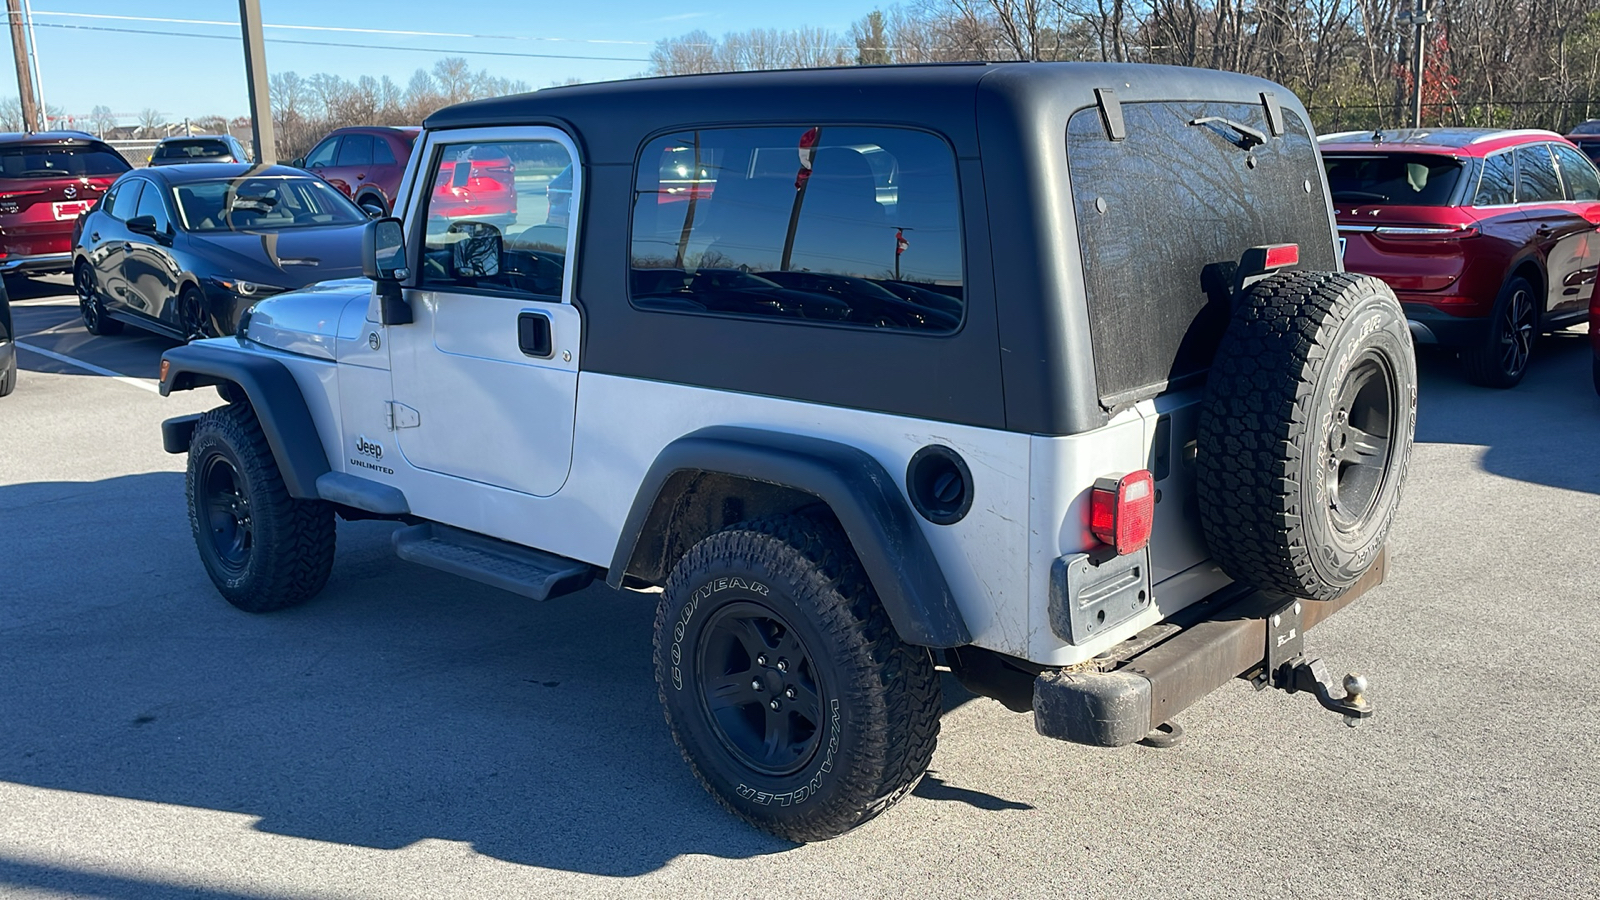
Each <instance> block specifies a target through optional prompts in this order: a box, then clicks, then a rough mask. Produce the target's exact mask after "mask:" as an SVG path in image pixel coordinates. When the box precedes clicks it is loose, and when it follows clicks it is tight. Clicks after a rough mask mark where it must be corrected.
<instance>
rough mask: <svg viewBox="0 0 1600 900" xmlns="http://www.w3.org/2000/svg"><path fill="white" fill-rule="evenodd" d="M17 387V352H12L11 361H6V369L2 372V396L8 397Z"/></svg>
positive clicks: (0, 377) (0, 387)
mask: <svg viewBox="0 0 1600 900" xmlns="http://www.w3.org/2000/svg"><path fill="white" fill-rule="evenodd" d="M16 389H17V354H16V352H15V351H13V352H12V354H11V360H10V362H8V363H6V370H5V372H4V373H0V397H6V396H9V395H10V394H11V392H12V391H14V390H16Z"/></svg>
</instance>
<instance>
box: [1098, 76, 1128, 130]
mask: <svg viewBox="0 0 1600 900" xmlns="http://www.w3.org/2000/svg"><path fill="white" fill-rule="evenodd" d="M1094 102H1095V103H1096V104H1097V105H1099V107H1100V121H1101V123H1102V124H1104V125H1105V127H1106V137H1108V138H1110V139H1111V140H1113V141H1125V140H1127V139H1128V129H1127V127H1126V126H1125V125H1123V124H1122V104H1121V103H1120V102H1118V101H1117V92H1116V91H1113V90H1112V89H1110V88H1095V89H1094Z"/></svg>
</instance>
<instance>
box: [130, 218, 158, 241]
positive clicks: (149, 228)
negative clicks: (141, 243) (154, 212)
mask: <svg viewBox="0 0 1600 900" xmlns="http://www.w3.org/2000/svg"><path fill="white" fill-rule="evenodd" d="M128 230H129V231H131V232H133V233H134V234H142V235H144V236H145V237H155V236H156V217H155V216H134V217H133V218H131V219H129V220H128Z"/></svg>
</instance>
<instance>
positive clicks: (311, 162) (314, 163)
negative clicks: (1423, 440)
mask: <svg viewBox="0 0 1600 900" xmlns="http://www.w3.org/2000/svg"><path fill="white" fill-rule="evenodd" d="M338 149H339V139H338V138H336V137H335V138H328V139H327V140H325V141H323V142H322V143H320V144H318V145H317V148H316V149H315V150H312V151H311V152H310V153H307V154H306V168H308V169H311V168H317V167H320V166H331V165H333V154H334V152H335V151H337V150H338Z"/></svg>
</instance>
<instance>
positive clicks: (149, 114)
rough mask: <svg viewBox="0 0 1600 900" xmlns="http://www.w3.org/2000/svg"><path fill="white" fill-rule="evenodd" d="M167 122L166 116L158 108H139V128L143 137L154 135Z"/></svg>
mask: <svg viewBox="0 0 1600 900" xmlns="http://www.w3.org/2000/svg"><path fill="white" fill-rule="evenodd" d="M166 124H167V117H166V115H165V114H163V113H162V112H161V111H160V110H157V109H152V108H151V107H148V106H146V107H145V108H144V109H141V110H139V129H140V131H141V132H143V134H144V136H145V137H155V136H156V132H157V131H159V130H161V127H162V126H163V125H166Z"/></svg>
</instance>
